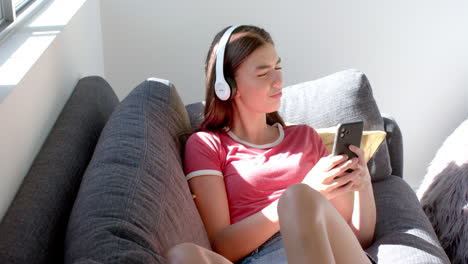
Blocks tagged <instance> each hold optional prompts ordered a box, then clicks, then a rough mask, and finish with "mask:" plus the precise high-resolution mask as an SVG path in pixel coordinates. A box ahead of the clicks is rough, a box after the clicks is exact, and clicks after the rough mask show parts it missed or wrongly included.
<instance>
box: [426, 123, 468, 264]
mask: <svg viewBox="0 0 468 264" xmlns="http://www.w3.org/2000/svg"><path fill="white" fill-rule="evenodd" d="M467 135H468V119H466V120H465V121H464V122H463V123H462V124H461V125H460V126H459V127H458V128H457V129H456V130H455V131H454V132H453V133H452V134H451V135H450V136H449V137H448V138H447V139H446V140H445V142H444V143H443V145H442V147H441V148H440V149H439V150H438V151H437V153H436V155H435V157H434V159H433V160H432V162H431V164H430V166H429V168H428V170H427V173H426V175H425V176H424V180H423V182H422V184H421V186H420V188H419V189H418V191H417V194H418V197H419V199H420V202H421V205H422V207H423V210H424V212H425V213H426V215H427V216H428V218H429V220H430V221H431V223H432V226H433V227H434V230H435V232H436V234H437V236H438V238H439V241H440V244H441V246H442V248H444V250H445V252H446V253H447V255H448V257H449V258H450V260H451V262H452V263H453V264H462V263H468V139H467V138H466V136H467Z"/></svg>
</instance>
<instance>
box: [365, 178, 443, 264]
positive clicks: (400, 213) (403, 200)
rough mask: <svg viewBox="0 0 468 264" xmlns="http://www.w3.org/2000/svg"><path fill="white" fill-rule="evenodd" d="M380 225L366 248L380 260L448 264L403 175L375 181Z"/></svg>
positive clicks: (381, 261)
mask: <svg viewBox="0 0 468 264" xmlns="http://www.w3.org/2000/svg"><path fill="white" fill-rule="evenodd" d="M373 189H374V196H375V204H376V209H377V224H376V227H375V233H374V242H373V244H372V245H371V246H370V247H369V248H368V249H366V251H367V252H368V253H369V254H370V255H371V256H372V257H373V258H374V259H375V260H377V262H378V263H389V264H397V263H401V264H417V263H418V264H425V263H441V264H442V263H444V264H449V263H450V261H449V259H448V258H447V255H446V254H445V252H444V250H443V249H442V247H441V246H440V244H439V241H438V239H437V236H436V234H435V233H434V229H433V228H432V226H431V223H430V222H429V220H428V219H427V217H426V215H425V214H424V212H423V211H422V208H421V205H420V204H419V201H418V198H417V197H416V194H415V193H414V191H413V190H412V189H411V187H410V186H409V185H408V184H407V183H406V182H405V181H404V180H403V179H402V178H400V177H397V176H393V175H392V176H390V177H387V178H385V179H384V180H382V181H379V182H374V184H373Z"/></svg>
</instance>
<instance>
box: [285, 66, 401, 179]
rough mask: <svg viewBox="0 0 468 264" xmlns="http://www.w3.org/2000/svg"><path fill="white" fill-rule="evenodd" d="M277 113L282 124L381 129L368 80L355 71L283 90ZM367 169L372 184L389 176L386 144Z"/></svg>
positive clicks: (379, 117)
mask: <svg viewBox="0 0 468 264" xmlns="http://www.w3.org/2000/svg"><path fill="white" fill-rule="evenodd" d="M279 113H280V115H281V116H282V117H283V118H284V120H285V122H290V123H295V124H307V125H309V126H311V127H314V128H315V127H330V126H334V125H335V124H338V123H343V122H346V121H348V122H352V121H356V120H362V121H363V122H364V131H366V130H369V131H373V130H381V131H384V130H385V128H384V122H383V118H382V116H381V114H380V111H379V108H378V107H377V103H376V102H375V99H374V96H373V93H372V88H371V85H370V83H369V80H368V79H367V77H366V76H365V74H364V73H362V72H360V71H358V70H346V71H342V72H337V73H334V74H331V75H329V76H326V77H323V78H320V79H317V80H313V81H308V82H303V83H299V84H296V85H292V86H288V87H285V88H284V89H283V97H282V98H281V107H280V109H279ZM367 166H368V168H369V172H370V174H371V176H372V180H373V181H378V180H382V179H384V178H386V177H389V176H390V175H391V173H392V168H391V165H390V155H389V152H388V146H387V142H386V141H383V142H382V143H381V144H380V147H379V148H378V149H377V150H376V152H375V154H374V155H373V157H372V158H371V159H370V160H369V162H368V163H367Z"/></svg>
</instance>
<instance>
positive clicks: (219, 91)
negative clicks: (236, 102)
mask: <svg viewBox="0 0 468 264" xmlns="http://www.w3.org/2000/svg"><path fill="white" fill-rule="evenodd" d="M240 26H241V25H235V26H232V27H230V28H228V29H227V30H226V32H224V34H223V36H222V37H221V40H220V41H219V43H218V49H217V50H216V81H215V94H216V96H217V97H218V98H219V99H220V100H221V101H226V100H228V99H229V98H230V97H231V95H232V94H234V92H233V91H231V90H235V83H231V85H229V84H228V82H227V81H226V79H225V78H224V53H225V52H226V45H227V43H228V41H229V38H230V37H231V34H232V32H233V31H234V30H235V29H236V28H238V27H240Z"/></svg>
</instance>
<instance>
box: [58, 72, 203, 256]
mask: <svg viewBox="0 0 468 264" xmlns="http://www.w3.org/2000/svg"><path fill="white" fill-rule="evenodd" d="M188 131H191V127H190V122H189V120H188V115H187V112H186V111H185V108H184V105H183V104H182V101H181V99H180V97H179V95H178V93H177V91H176V89H175V87H174V86H173V85H172V84H171V83H169V82H168V81H165V80H159V79H155V78H152V79H148V80H146V81H144V82H143V83H141V84H140V85H139V86H138V87H136V88H135V89H133V90H132V91H131V92H130V94H129V95H128V96H127V97H126V98H125V99H124V100H123V101H122V102H121V103H120V104H119V105H118V106H117V108H116V109H115V111H114V112H113V114H112V116H111V117H110V119H109V121H108V122H107V124H106V126H105V127H104V130H103V131H102V134H101V136H100V138H99V141H98V144H97V146H96V149H95V151H94V155H93V158H92V160H91V162H90V164H89V166H88V168H87V169H86V172H85V174H84V176H83V181H82V183H81V186H80V190H79V193H78V196H77V198H76V201H75V204H74V206H73V210H72V213H71V215H70V221H69V224H68V228H67V235H66V239H65V250H66V251H65V263H74V262H79V261H83V263H84V262H92V261H95V262H102V263H165V262H166V261H167V260H166V259H165V255H166V253H167V250H168V249H170V248H171V247H172V246H174V245H176V244H179V243H182V242H193V243H196V244H198V245H200V246H203V247H206V248H210V243H209V241H208V236H207V234H206V231H205V229H204V226H203V222H202V220H201V217H200V215H199V213H198V211H197V208H196V206H195V203H194V201H193V199H192V197H191V195H190V190H189V186H188V184H187V181H186V179H185V175H184V172H183V170H182V159H181V149H182V148H183V140H181V138H180V135H182V134H183V133H185V132H188Z"/></svg>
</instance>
